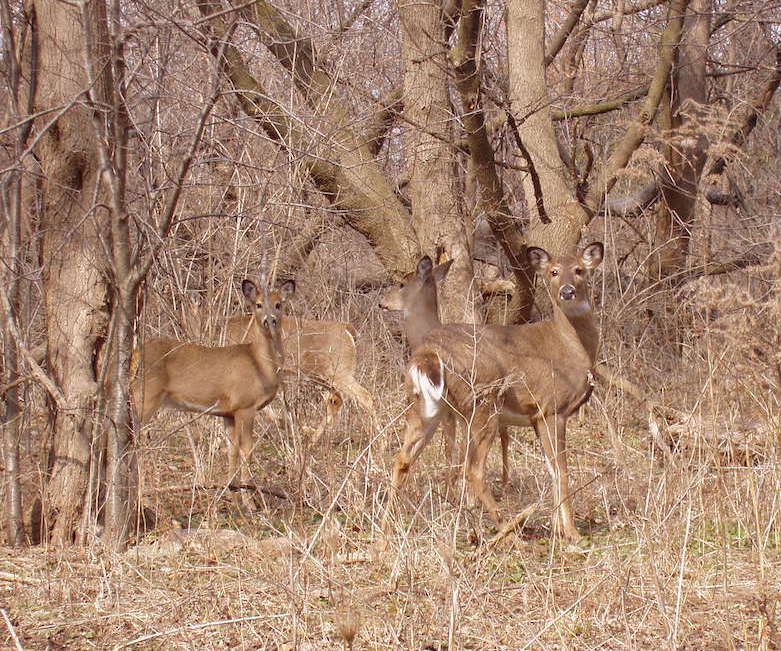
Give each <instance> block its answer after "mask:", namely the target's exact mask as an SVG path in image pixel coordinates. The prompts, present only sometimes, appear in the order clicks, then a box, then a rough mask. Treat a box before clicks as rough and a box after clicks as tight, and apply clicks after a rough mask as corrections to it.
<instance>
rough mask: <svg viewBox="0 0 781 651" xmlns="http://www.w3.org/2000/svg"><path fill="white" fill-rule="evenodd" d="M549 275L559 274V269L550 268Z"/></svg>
mask: <svg viewBox="0 0 781 651" xmlns="http://www.w3.org/2000/svg"><path fill="white" fill-rule="evenodd" d="M550 275H551V276H553V277H554V278H555V277H556V276H558V275H559V270H558V269H551V270H550Z"/></svg>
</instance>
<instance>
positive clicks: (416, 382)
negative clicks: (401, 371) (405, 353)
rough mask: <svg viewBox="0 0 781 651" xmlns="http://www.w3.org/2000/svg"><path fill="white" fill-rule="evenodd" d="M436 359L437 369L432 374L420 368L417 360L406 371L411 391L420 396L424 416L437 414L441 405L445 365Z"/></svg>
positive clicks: (430, 416)
mask: <svg viewBox="0 0 781 651" xmlns="http://www.w3.org/2000/svg"><path fill="white" fill-rule="evenodd" d="M437 361H438V362H439V370H438V371H437V372H436V373H434V374H431V375H429V373H430V371H428V370H427V369H424V368H421V367H420V366H419V365H418V362H416V363H413V364H410V367H409V370H408V371H407V373H408V374H409V377H410V380H411V381H412V386H413V387H414V389H413V393H414V394H415V395H417V396H420V398H421V401H422V413H423V417H424V418H434V416H436V415H437V413H438V412H439V410H440V409H441V407H442V396H444V395H445V366H444V364H443V363H442V360H441V359H439V360H437ZM432 376H433V377H432Z"/></svg>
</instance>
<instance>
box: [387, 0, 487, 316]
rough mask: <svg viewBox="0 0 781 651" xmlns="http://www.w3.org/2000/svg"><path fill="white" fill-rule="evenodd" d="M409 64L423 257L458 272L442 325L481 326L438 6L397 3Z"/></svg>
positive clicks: (410, 163) (407, 95) (410, 133)
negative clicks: (448, 263)
mask: <svg viewBox="0 0 781 651" xmlns="http://www.w3.org/2000/svg"><path fill="white" fill-rule="evenodd" d="M398 6H399V19H400V22H401V36H402V56H403V62H404V117H405V119H406V120H405V121H406V132H405V134H404V151H405V155H406V159H407V161H406V162H407V171H408V176H409V186H408V188H409V197H410V200H411V202H412V223H413V227H414V229H415V232H416V233H417V236H418V242H419V243H420V249H421V253H427V254H429V255H432V256H433V255H434V252H435V251H437V250H443V251H444V253H445V255H446V256H447V258H448V259H453V266H452V268H451V270H450V274H449V275H448V278H447V279H446V281H445V282H444V283H443V284H442V286H441V289H440V296H439V305H440V312H441V317H442V320H443V322H445V323H448V322H450V323H454V322H455V323H457V322H467V323H474V322H475V321H476V320H477V321H479V320H480V311H479V310H480V304H479V301H478V300H476V299H478V298H479V296H480V295H479V293H477V292H475V291H473V289H472V288H473V286H474V283H473V282H472V279H473V277H474V269H473V266H472V254H471V249H472V247H471V245H470V238H468V236H467V233H466V229H465V227H464V218H463V215H462V213H461V210H460V206H459V202H458V201H457V197H458V194H459V193H458V188H457V177H456V174H455V168H454V162H455V161H454V155H453V149H452V146H451V144H450V143H451V141H452V139H453V133H452V131H453V130H452V127H451V124H452V111H451V109H450V98H449V93H448V64H447V57H446V56H445V55H446V49H445V48H444V47H443V44H444V43H445V42H446V38H445V23H444V20H443V16H442V9H441V3H439V2H434V1H433V0H431V1H426V2H409V1H408V0H400V1H399V3H398Z"/></svg>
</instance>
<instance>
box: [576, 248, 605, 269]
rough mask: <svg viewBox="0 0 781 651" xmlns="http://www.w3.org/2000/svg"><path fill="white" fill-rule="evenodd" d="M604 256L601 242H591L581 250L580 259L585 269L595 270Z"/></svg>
mask: <svg viewBox="0 0 781 651" xmlns="http://www.w3.org/2000/svg"><path fill="white" fill-rule="evenodd" d="M604 255H605V245H604V244H602V242H592V243H591V244H589V245H587V246H586V247H584V248H583V253H581V254H580V257H581V259H582V261H583V266H584V267H586V269H596V268H597V267H598V266H599V265H600V263H601V262H602V258H603V256H604Z"/></svg>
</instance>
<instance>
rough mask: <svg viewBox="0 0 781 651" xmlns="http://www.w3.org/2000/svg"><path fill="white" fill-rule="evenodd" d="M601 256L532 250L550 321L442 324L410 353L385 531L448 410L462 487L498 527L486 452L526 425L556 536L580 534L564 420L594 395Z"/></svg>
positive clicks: (599, 248) (593, 247) (594, 251)
mask: <svg viewBox="0 0 781 651" xmlns="http://www.w3.org/2000/svg"><path fill="white" fill-rule="evenodd" d="M603 253H604V247H603V245H602V243H601V242H594V243H592V244H589V245H588V246H586V247H585V248H584V249H583V250H582V252H581V253H580V255H573V256H565V257H562V258H561V259H559V260H556V259H553V258H552V257H551V256H550V255H549V254H548V253H547V252H546V251H544V250H543V249H540V248H537V247H529V248H528V250H527V254H526V255H527V259H528V261H529V264H530V266H531V267H532V268H533V269H534V270H535V271H536V272H537V273H539V274H544V275H546V276H547V278H548V280H549V285H550V291H551V295H552V299H553V306H554V309H553V319H552V320H550V321H542V322H538V323H532V324H526V325H520V326H490V325H445V326H442V327H440V328H437V329H435V330H433V331H431V332H430V333H429V334H428V336H426V337H425V340H424V342H423V343H422V344H421V345H420V346H418V347H417V348H416V350H415V351H414V353H413V355H412V359H411V360H410V362H409V364H408V366H407V377H406V388H407V394H408V396H409V398H410V400H411V401H412V402H413V406H412V408H411V409H409V410H408V411H407V427H406V432H405V437H404V444H403V445H402V448H401V450H400V451H399V453H398V454H397V455H396V458H395V460H394V465H393V477H392V483H391V494H390V496H389V501H388V506H387V508H386V512H385V515H384V517H383V525H382V528H383V531H385V532H387V525H388V516H389V514H390V508H391V506H392V504H393V503H394V502H395V500H396V498H397V496H398V493H399V491H400V489H401V487H402V485H403V483H404V481H405V479H406V477H407V476H408V474H409V470H410V467H411V465H412V464H413V463H414V462H415V460H416V459H417V458H418V456H419V455H420V452H421V451H422V450H423V448H424V447H425V446H426V444H427V443H428V442H429V441H430V440H431V438H432V436H433V434H434V432H435V431H436V428H437V425H438V424H439V422H440V421H441V420H442V418H443V416H444V415H445V414H446V413H447V411H448V410H453V411H455V412H456V413H457V414H458V415H459V416H460V417H461V418H463V419H464V420H465V421H466V422H467V425H468V433H469V434H468V439H469V440H468V452H467V455H466V461H465V463H466V468H465V472H466V478H467V481H468V482H469V486H470V488H471V490H472V492H473V493H474V495H475V496H476V497H477V498H478V499H479V500H480V502H481V503H482V504H483V506H484V507H485V508H486V509H487V511H488V512H489V514H490V515H491V517H492V519H493V520H494V522H495V523H496V525H497V527H501V525H502V519H501V517H500V515H499V508H498V505H497V503H496V501H495V500H494V497H493V495H492V494H491V491H490V490H489V489H488V487H487V486H486V485H485V480H484V474H485V461H486V456H487V454H488V450H489V449H490V446H491V443H492V441H493V439H494V438H495V436H496V434H497V432H498V428H499V425H500V423H501V421H502V420H504V419H505V418H506V419H513V421H517V422H523V421H525V420H528V421H530V422H531V424H532V426H533V427H534V429H535V431H536V433H537V436H538V437H539V439H540V441H541V442H542V447H543V450H544V452H545V458H546V463H547V465H548V470H549V472H550V474H551V477H552V479H553V487H554V490H553V499H554V504H555V509H556V515H555V517H554V523H553V524H554V530H557V531H559V532H561V533H563V535H564V536H565V537H566V538H567V539H569V540H573V541H574V540H577V539H578V538H580V534H579V532H578V529H577V527H576V526H575V522H574V519H573V515H572V504H571V498H570V494H569V478H568V474H567V450H566V424H567V419H568V418H569V416H570V415H571V414H572V413H573V412H575V411H576V410H577V408H578V407H579V406H580V405H581V404H583V403H584V402H585V401H586V400H588V398H589V396H590V395H591V389H592V384H591V369H592V368H593V367H594V364H595V359H596V354H597V348H598V346H599V333H598V331H597V327H596V323H595V321H594V316H593V313H592V306H591V301H590V297H589V278H590V273H591V271H592V270H593V269H595V268H596V267H597V266H598V265H599V264H600V263H601V262H602V257H603Z"/></svg>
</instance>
